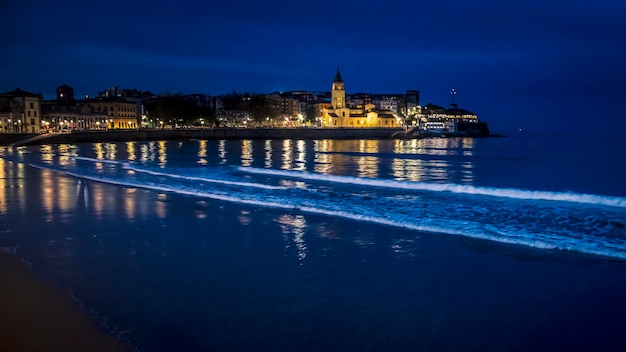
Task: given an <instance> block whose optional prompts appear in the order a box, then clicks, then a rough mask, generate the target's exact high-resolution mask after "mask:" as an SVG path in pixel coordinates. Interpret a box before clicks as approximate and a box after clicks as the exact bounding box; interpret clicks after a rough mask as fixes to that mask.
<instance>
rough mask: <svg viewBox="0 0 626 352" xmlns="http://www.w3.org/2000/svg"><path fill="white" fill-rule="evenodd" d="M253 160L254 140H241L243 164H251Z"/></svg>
mask: <svg viewBox="0 0 626 352" xmlns="http://www.w3.org/2000/svg"><path fill="white" fill-rule="evenodd" d="M253 160H254V159H253V158H252V141H250V140H249V139H244V140H242V141H241V166H251V165H252V161H253Z"/></svg>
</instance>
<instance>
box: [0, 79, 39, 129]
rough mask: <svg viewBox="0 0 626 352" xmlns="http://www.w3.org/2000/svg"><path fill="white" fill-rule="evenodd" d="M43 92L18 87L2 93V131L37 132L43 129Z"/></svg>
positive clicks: (0, 115) (0, 112) (0, 95)
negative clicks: (38, 92)
mask: <svg viewBox="0 0 626 352" xmlns="http://www.w3.org/2000/svg"><path fill="white" fill-rule="evenodd" d="M41 101H42V97H41V94H35V93H30V92H27V91H24V90H21V89H19V88H17V89H16V90H14V91H11V92H6V93H2V94H0V131H1V132H13V133H27V132H28V133H35V132H39V130H40V129H41Z"/></svg>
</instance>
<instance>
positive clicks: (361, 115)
mask: <svg viewBox="0 0 626 352" xmlns="http://www.w3.org/2000/svg"><path fill="white" fill-rule="evenodd" d="M348 105H349V104H348V102H347V100H346V90H345V87H344V84H343V79H342V78H341V73H340V72H339V69H337V73H336V74H335V79H334V81H333V85H332V91H331V100H330V106H329V107H328V108H326V109H324V110H323V111H322V126H323V127H351V128H372V127H375V128H381V127H382V128H386V127H387V128H391V127H396V128H397V127H401V123H400V121H399V120H398V119H396V117H395V116H394V115H393V112H392V111H389V110H383V111H377V110H376V108H375V105H374V104H371V103H364V104H361V105H355V106H352V107H349V106H348Z"/></svg>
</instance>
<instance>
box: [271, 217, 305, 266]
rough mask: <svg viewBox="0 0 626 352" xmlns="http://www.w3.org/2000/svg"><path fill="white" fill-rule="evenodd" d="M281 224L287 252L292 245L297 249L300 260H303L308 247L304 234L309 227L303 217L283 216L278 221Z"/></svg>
mask: <svg viewBox="0 0 626 352" xmlns="http://www.w3.org/2000/svg"><path fill="white" fill-rule="evenodd" d="M276 222H278V224H280V228H281V230H282V232H283V238H284V239H285V251H288V250H289V248H290V247H291V243H292V242H293V244H294V245H295V247H296V250H297V253H298V260H303V259H304V258H305V257H306V255H307V246H306V242H305V241H304V234H305V233H306V228H307V227H308V225H307V222H306V219H305V218H304V216H303V215H291V214H282V215H280V216H279V217H278V219H276Z"/></svg>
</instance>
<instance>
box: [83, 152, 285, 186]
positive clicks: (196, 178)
mask: <svg viewBox="0 0 626 352" xmlns="http://www.w3.org/2000/svg"><path fill="white" fill-rule="evenodd" d="M74 159H76V160H82V161H90V162H101V163H107V164H115V165H120V166H121V167H122V168H123V169H126V170H132V171H135V172H140V173H144V174H149V175H153V176H163V177H170V178H176V179H181V180H188V181H202V182H210V183H219V184H224V185H230V186H242V187H253V188H261V189H269V190H281V189H287V188H286V187H281V186H272V185H266V184H260V183H251V182H238V181H228V180H222V179H215V178H208V177H200V176H190V175H182V174H175V173H171V172H162V171H154V170H150V169H147V168H142V167H138V166H135V165H133V164H131V163H129V162H126V161H120V160H103V159H95V158H87V157H82V156H78V157H74Z"/></svg>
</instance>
